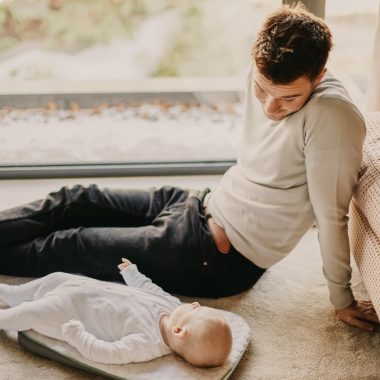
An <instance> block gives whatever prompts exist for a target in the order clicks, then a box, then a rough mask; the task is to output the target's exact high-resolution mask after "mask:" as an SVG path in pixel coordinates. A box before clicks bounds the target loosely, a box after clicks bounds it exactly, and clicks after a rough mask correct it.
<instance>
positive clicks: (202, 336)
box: [167, 302, 232, 367]
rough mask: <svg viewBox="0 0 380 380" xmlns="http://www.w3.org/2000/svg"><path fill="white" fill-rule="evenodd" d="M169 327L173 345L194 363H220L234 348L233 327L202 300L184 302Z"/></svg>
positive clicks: (170, 318)
mask: <svg viewBox="0 0 380 380" xmlns="http://www.w3.org/2000/svg"><path fill="white" fill-rule="evenodd" d="M169 326H170V332H169V334H168V336H167V338H168V342H169V346H170V347H171V348H172V350H173V351H174V352H176V353H177V354H178V355H180V356H182V357H183V358H184V359H185V360H186V361H188V362H189V363H190V364H193V365H196V366H200V367H212V366H218V365H221V364H223V363H224V362H225V360H226V359H227V357H228V355H229V353H230V351H231V347H232V333H231V328H230V326H229V325H228V323H227V322H226V320H225V318H224V317H223V315H222V314H221V313H220V312H219V311H217V310H216V309H212V308H210V307H205V306H200V305H199V303H198V302H193V303H191V304H190V303H189V304H184V305H182V306H180V307H178V308H177V309H175V310H174V311H173V313H172V314H171V315H170V317H169Z"/></svg>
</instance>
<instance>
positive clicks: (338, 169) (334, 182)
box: [304, 96, 365, 309]
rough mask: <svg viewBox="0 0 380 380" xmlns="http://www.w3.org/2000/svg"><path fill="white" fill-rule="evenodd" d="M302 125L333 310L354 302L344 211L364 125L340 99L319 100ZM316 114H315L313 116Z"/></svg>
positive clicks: (355, 173) (357, 165) (357, 167)
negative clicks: (303, 125)
mask: <svg viewBox="0 0 380 380" xmlns="http://www.w3.org/2000/svg"><path fill="white" fill-rule="evenodd" d="M312 101H313V102H315V107H314V108H313V112H310V111H311V110H310V109H309V114H308V115H307V116H308V117H307V118H306V120H307V122H306V124H305V130H304V131H305V151H304V154H305V164H306V175H307V182H308V191H309V196H310V201H311V204H312V206H313V210H314V214H315V218H316V222H317V228H318V239H319V243H320V250H321V255H322V261H323V274H324V276H325V278H326V280H327V283H328V288H329V292H330V300H331V303H332V304H333V305H334V307H335V308H336V309H342V308H344V307H347V306H349V305H350V304H351V303H352V302H353V300H354V298H353V294H352V290H351V286H350V280H351V266H350V247H349V239H348V231H347V222H348V208H349V204H350V201H351V198H352V193H353V189H354V186H355V185H356V183H357V180H358V173H359V170H360V164H361V159H362V147H363V142H364V138H365V123H364V120H363V118H362V116H361V114H360V112H359V111H358V110H357V108H356V107H355V106H354V105H353V104H351V103H349V102H348V101H347V100H345V99H341V98H337V97H332V96H320V97H317V98H316V99H313V100H312ZM316 110H318V113H317V112H315V111H316Z"/></svg>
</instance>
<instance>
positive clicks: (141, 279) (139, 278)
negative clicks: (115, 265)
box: [120, 264, 171, 297]
mask: <svg viewBox="0 0 380 380" xmlns="http://www.w3.org/2000/svg"><path fill="white" fill-rule="evenodd" d="M120 274H121V275H122V277H123V279H124V281H125V283H126V284H127V285H129V286H134V287H136V288H141V289H146V290H149V291H151V292H154V293H157V294H161V295H164V296H170V297H171V295H170V294H169V293H166V292H165V291H164V290H163V289H162V288H160V287H159V286H158V285H156V284H155V283H153V282H152V280H151V279H150V278H148V277H146V276H144V275H143V274H142V273H140V272H139V270H138V269H137V266H136V264H131V265H128V266H127V267H126V268H125V269H124V270H122V271H121V272H120Z"/></svg>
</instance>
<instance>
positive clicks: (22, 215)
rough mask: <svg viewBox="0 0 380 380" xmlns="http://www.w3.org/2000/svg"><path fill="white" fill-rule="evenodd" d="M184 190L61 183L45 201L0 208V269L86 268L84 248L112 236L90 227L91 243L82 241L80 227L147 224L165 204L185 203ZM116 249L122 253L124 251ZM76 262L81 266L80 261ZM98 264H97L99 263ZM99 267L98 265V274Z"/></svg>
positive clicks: (27, 273)
mask: <svg viewBox="0 0 380 380" xmlns="http://www.w3.org/2000/svg"><path fill="white" fill-rule="evenodd" d="M188 193H189V192H188V191H187V190H182V189H179V188H174V187H163V188H160V189H150V190H109V189H103V190H100V189H99V188H98V187H97V186H95V185H92V186H89V187H83V186H74V187H72V188H68V187H64V188H62V189H61V190H60V191H58V192H54V193H51V194H49V195H48V196H47V197H46V198H45V199H42V200H38V201H35V202H31V203H29V204H26V205H22V206H19V207H15V208H12V209H10V210H6V211H3V212H1V213H0V272H1V273H4V274H10V275H24V276H39V275H42V274H46V273H50V272H52V271H70V272H80V271H81V270H83V269H86V268H87V267H89V270H90V271H91V264H92V263H91V262H88V261H92V260H89V258H88V255H91V252H85V254H84V256H83V257H80V255H82V253H83V251H85V247H89V248H91V249H92V246H93V245H95V246H96V244H98V243H99V242H108V243H109V245H110V246H113V247H114V246H115V244H114V242H115V240H114V239H113V238H111V239H110V238H109V236H108V234H107V231H104V230H103V231H102V233H100V235H98V234H97V232H98V231H96V232H95V234H93V233H91V231H90V232H89V233H87V232H85V233H84V234H85V235H86V236H85V237H86V238H87V239H88V238H90V237H91V239H92V240H93V242H94V243H93V244H84V245H83V239H82V238H81V235H82V230H83V229H86V228H91V227H103V228H104V227H106V228H107V227H115V228H116V229H117V228H135V227H137V226H147V225H149V224H150V223H152V221H153V220H154V219H155V218H156V216H157V215H158V214H159V213H160V212H161V211H162V210H163V209H164V208H165V207H168V206H170V205H173V204H176V203H181V202H182V201H184V200H185V199H186V198H187V197H188ZM123 231H124V232H126V230H123ZM124 235H125V234H121V235H120V236H121V237H124ZM85 240H86V239H85ZM116 241H117V239H116ZM108 243H107V244H108ZM107 244H100V245H99V248H101V249H103V248H107ZM121 247H122V246H121ZM63 249H66V250H67V252H63ZM136 249H138V247H136ZM51 252H53V253H54V252H55V253H56V256H58V257H55V258H56V261H54V262H51V263H49V261H50V259H52V258H53V257H54V255H53V256H48V255H49V254H50V253H51ZM104 253H105V254H106V253H107V252H104ZM119 253H120V255H122V253H123V251H122V250H120V252H119ZM77 262H78V263H77ZM80 262H82V264H83V265H79V264H80ZM106 262H108V261H107V260H106ZM97 265H102V261H100V262H99V263H98V264H97ZM48 268H50V269H48ZM52 268H55V269H52ZM103 271H104V269H103V268H102V269H101V272H100V273H102V272H103ZM97 273H98V270H97Z"/></svg>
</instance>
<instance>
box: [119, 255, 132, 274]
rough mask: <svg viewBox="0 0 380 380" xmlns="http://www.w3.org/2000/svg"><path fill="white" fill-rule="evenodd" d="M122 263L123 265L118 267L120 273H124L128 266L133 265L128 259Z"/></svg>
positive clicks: (124, 259) (123, 259)
mask: <svg viewBox="0 0 380 380" xmlns="http://www.w3.org/2000/svg"><path fill="white" fill-rule="evenodd" d="M121 261H122V263H121V264H119V265H118V266H117V267H118V268H119V269H120V271H122V270H123V269H125V268H126V267H127V266H129V265H131V264H132V263H131V262H130V261H129V260H128V259H126V258H124V257H123V258H122V259H121Z"/></svg>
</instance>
